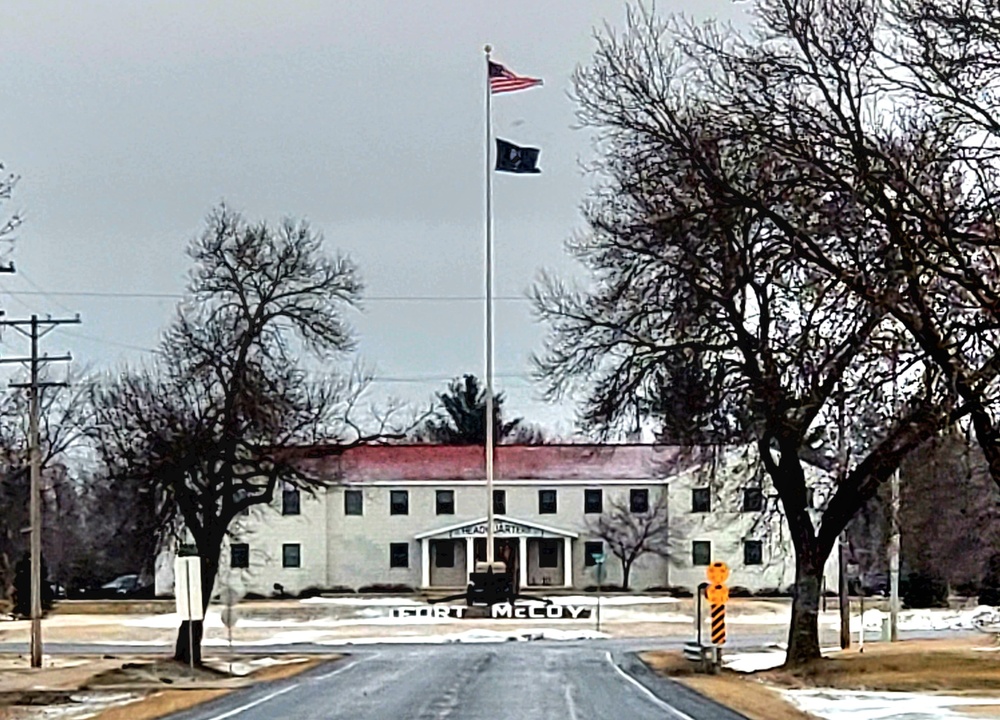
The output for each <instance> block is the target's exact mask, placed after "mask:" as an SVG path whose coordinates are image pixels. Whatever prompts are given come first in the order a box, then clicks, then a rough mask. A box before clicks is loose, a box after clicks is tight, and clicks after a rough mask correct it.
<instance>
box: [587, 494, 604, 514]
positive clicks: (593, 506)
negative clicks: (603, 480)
mask: <svg viewBox="0 0 1000 720" xmlns="http://www.w3.org/2000/svg"><path fill="white" fill-rule="evenodd" d="M583 511H584V512H585V513H602V512H604V491H603V490H584V491H583Z"/></svg>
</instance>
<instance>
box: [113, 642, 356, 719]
mask: <svg viewBox="0 0 1000 720" xmlns="http://www.w3.org/2000/svg"><path fill="white" fill-rule="evenodd" d="M342 657H343V656H342V655H332V656H327V657H321V658H303V659H302V660H295V661H292V662H287V663H282V664H280V665H271V666H269V667H265V668H261V669H260V670H257V671H255V672H253V673H251V674H250V675H249V676H248V677H250V678H253V679H254V680H255V681H258V682H268V681H271V680H284V679H285V678H289V677H293V676H295V675H298V674H299V673H303V672H306V671H307V670H311V669H312V668H314V667H316V666H317V665H320V664H321V663H325V662H328V661H330V660H339V659H340V658H342ZM230 692H232V689H229V688H216V689H205V688H199V689H191V690H164V691H160V692H155V693H153V694H151V695H147V696H146V697H144V698H141V699H139V700H136V701H135V702H131V703H128V704H127V705H119V706H116V707H112V708H108V709H107V710H105V711H104V712H102V713H101V714H100V715H97V716H96V718H95V720H155V719H156V718H161V717H164V716H166V715H170V714H171V713H175V712H180V711H181V710H187V709H188V708H192V707H194V706H196V705H201V704H202V703H206V702H208V701H209V700H214V699H215V698H217V697H222V696H223V695H226V694H228V693H230Z"/></svg>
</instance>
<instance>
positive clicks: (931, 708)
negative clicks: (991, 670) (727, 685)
mask: <svg viewBox="0 0 1000 720" xmlns="http://www.w3.org/2000/svg"><path fill="white" fill-rule="evenodd" d="M781 693H782V694H783V695H784V696H785V697H786V698H787V699H788V700H790V701H791V702H792V703H793V704H795V705H796V706H797V707H798V708H799V709H800V710H802V711H804V712H807V713H812V714H813V715H816V716H817V717H820V718H824V720H882V719H883V718H906V720H951V719H954V720H958V719H959V718H967V717H968V716H967V715H963V714H961V713H959V712H956V711H955V709H954V708H958V707H972V706H977V705H997V704H1000V700H998V699H997V698H976V697H964V696H963V697H959V696H949V695H936V694H929V693H928V694H923V693H903V692H868V691H856V690H831V689H815V690H782V691H781Z"/></svg>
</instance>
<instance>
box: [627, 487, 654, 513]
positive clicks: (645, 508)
mask: <svg viewBox="0 0 1000 720" xmlns="http://www.w3.org/2000/svg"><path fill="white" fill-rule="evenodd" d="M628 509H629V510H631V511H632V512H634V513H644V512H649V490H636V489H632V490H629V492H628Z"/></svg>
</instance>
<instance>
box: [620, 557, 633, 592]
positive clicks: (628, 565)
mask: <svg viewBox="0 0 1000 720" xmlns="http://www.w3.org/2000/svg"><path fill="white" fill-rule="evenodd" d="M631 573H632V561H631V560H628V561H626V560H625V558H622V590H628V576H629V575H630V574H631Z"/></svg>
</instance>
